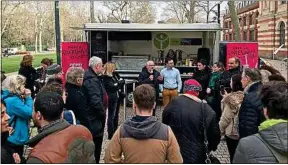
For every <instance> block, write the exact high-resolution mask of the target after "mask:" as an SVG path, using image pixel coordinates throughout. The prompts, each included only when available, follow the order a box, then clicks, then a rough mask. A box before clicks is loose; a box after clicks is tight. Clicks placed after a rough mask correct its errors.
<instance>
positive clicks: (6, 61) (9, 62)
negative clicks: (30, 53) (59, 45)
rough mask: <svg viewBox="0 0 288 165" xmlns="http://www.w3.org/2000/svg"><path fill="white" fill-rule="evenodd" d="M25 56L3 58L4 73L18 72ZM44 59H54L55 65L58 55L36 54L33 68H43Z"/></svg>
mask: <svg viewBox="0 0 288 165" xmlns="http://www.w3.org/2000/svg"><path fill="white" fill-rule="evenodd" d="M22 58H23V56H9V57H2V59H1V62H2V71H4V72H5V74H6V73H11V72H18V70H19V68H20V62H21V61H22ZM43 58H51V59H53V63H56V59H57V58H56V54H55V53H53V54H40V55H39V54H38V55H37V54H36V55H34V61H33V66H34V67H39V66H41V60H42V59H43Z"/></svg>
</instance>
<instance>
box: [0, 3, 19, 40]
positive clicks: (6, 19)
mask: <svg viewBox="0 0 288 165" xmlns="http://www.w3.org/2000/svg"><path fill="white" fill-rule="evenodd" d="M23 4H25V2H21V1H18V2H17V1H2V2H1V5H2V8H1V9H2V10H1V13H2V18H1V19H2V20H1V27H2V28H1V36H2V35H3V34H4V33H5V32H6V30H7V26H9V24H10V23H11V18H12V17H13V16H14V14H15V12H16V11H17V9H18V8H19V7H20V5H23Z"/></svg>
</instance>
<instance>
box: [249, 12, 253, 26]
mask: <svg viewBox="0 0 288 165" xmlns="http://www.w3.org/2000/svg"><path fill="white" fill-rule="evenodd" d="M252 24H253V15H252V14H251V15H249V25H252Z"/></svg>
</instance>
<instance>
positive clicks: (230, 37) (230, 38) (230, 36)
mask: <svg viewBox="0 0 288 165" xmlns="http://www.w3.org/2000/svg"><path fill="white" fill-rule="evenodd" d="M229 40H230V41H231V40H232V34H231V33H230V34H229Z"/></svg>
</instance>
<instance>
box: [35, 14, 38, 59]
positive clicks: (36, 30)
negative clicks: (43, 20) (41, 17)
mask: <svg viewBox="0 0 288 165" xmlns="http://www.w3.org/2000/svg"><path fill="white" fill-rule="evenodd" d="M37 44H38V21H37V15H36V18H35V54H36V53H37V52H38V45H37Z"/></svg>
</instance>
